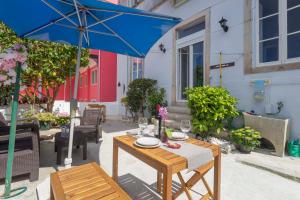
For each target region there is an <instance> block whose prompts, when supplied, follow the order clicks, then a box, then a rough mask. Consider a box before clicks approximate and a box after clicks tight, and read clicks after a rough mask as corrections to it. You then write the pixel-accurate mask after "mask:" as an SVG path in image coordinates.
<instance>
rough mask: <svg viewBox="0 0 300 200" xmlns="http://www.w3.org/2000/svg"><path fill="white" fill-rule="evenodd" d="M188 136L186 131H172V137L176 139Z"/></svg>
mask: <svg viewBox="0 0 300 200" xmlns="http://www.w3.org/2000/svg"><path fill="white" fill-rule="evenodd" d="M185 137H186V134H185V133H182V132H172V138H174V139H184V138H185Z"/></svg>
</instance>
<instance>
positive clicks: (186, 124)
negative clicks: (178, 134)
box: [180, 120, 192, 134]
mask: <svg viewBox="0 0 300 200" xmlns="http://www.w3.org/2000/svg"><path fill="white" fill-rule="evenodd" d="M180 129H181V131H182V132H183V133H185V134H187V133H188V132H189V131H190V130H191V129H192V125H191V121H190V120H181V122H180Z"/></svg>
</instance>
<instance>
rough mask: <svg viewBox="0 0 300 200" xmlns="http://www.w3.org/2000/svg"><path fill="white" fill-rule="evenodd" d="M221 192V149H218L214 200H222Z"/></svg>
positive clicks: (215, 165) (215, 162)
mask: <svg viewBox="0 0 300 200" xmlns="http://www.w3.org/2000/svg"><path fill="white" fill-rule="evenodd" d="M220 191H221V149H220V147H219V148H218V155H217V156H216V157H215V160H214V197H215V198H214V200H220V199H221V197H220V193H221V192H220Z"/></svg>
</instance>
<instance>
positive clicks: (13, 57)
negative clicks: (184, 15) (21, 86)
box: [0, 44, 28, 86]
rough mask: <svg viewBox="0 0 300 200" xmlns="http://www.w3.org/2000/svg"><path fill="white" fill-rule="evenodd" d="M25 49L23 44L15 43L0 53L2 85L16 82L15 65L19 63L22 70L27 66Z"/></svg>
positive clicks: (0, 81) (0, 79) (0, 80)
mask: <svg viewBox="0 0 300 200" xmlns="http://www.w3.org/2000/svg"><path fill="white" fill-rule="evenodd" d="M27 55H28V54H27V49H26V47H25V46H24V45H21V44H16V45H14V46H13V47H11V48H9V49H7V50H6V51H5V52H4V53H1V54H0V83H2V84H3V85H4V86H8V85H12V84H14V83H16V75H17V73H16V66H17V63H20V64H21V68H22V70H26V68H27V62H26V60H27Z"/></svg>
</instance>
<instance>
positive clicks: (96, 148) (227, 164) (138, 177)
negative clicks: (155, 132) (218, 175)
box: [0, 120, 300, 200]
mask: <svg viewBox="0 0 300 200" xmlns="http://www.w3.org/2000/svg"><path fill="white" fill-rule="evenodd" d="M134 128H137V127H136V126H135V125H132V124H129V123H124V122H120V121H110V120H109V121H107V122H106V123H105V124H104V127H103V129H104V134H103V141H102V142H101V143H100V144H95V143H92V142H91V143H89V144H88V161H96V162H98V163H100V164H101V166H102V167H103V168H104V169H105V171H106V172H107V173H108V174H110V175H111V171H112V139H113V137H114V136H116V135H122V134H124V132H125V131H126V130H129V129H134ZM242 156H245V155H243V154H239V153H234V154H222V184H221V199H222V200H252V199H255V200H299V199H300V190H299V188H300V183H298V182H296V181H292V180H290V179H286V178H284V177H282V176H279V175H277V174H274V173H271V172H268V171H265V170H262V169H258V168H256V167H252V166H248V165H245V164H243V163H241V162H239V161H237V158H241V157H242ZM81 158H82V150H81V149H74V154H73V159H74V160H73V163H74V165H79V164H82V163H85V162H88V161H82V160H81ZM119 158H120V160H119V164H120V166H119V169H120V171H119V175H120V177H119V183H120V185H121V186H122V187H123V188H124V189H125V190H126V191H127V192H128V193H129V194H130V196H131V197H132V198H133V199H136V200H144V199H145V200H156V199H161V197H160V195H158V194H157V193H156V192H155V191H156V190H155V185H156V171H155V170H154V169H152V168H151V167H149V166H148V165H146V164H144V163H142V162H141V161H140V160H138V159H136V158H134V157H132V156H131V155H129V154H127V153H126V152H123V151H120V156H119ZM265 158H266V159H268V157H267V156H266V157H265ZM55 159H56V154H55V153H54V145H53V141H50V140H46V141H42V142H41V167H40V177H39V180H38V181H36V182H31V183H30V182H29V181H28V180H26V177H25V178H24V177H20V178H18V179H16V180H15V182H14V183H13V184H12V188H16V187H19V186H27V187H28V190H27V191H26V192H25V193H24V194H23V195H21V196H19V197H18V198H13V199H18V200H23V199H24V200H25V199H26V200H27V199H29V200H31V199H32V200H36V199H37V195H36V187H37V185H39V184H40V183H44V184H45V185H44V187H42V190H41V192H42V193H43V194H44V195H46V196H47V195H48V194H49V185H48V184H49V183H48V182H47V181H45V180H46V179H47V177H49V174H50V173H51V172H54V171H55V170H60V169H63V166H57V165H55ZM283 162H284V159H283ZM183 174H184V178H186V179H187V178H188V177H190V176H191V174H190V173H186V172H184V173H183ZM206 178H207V179H208V182H209V183H210V184H212V180H213V174H212V172H210V173H208V174H207V175H206ZM173 180H174V183H173V186H174V189H176V188H178V186H179V181H178V179H177V177H176V176H174V177H173ZM0 184H1V186H0V191H1V193H2V192H3V190H4V185H3V182H1V183H0ZM204 193H206V191H205V189H204V187H203V184H201V183H199V184H197V185H196V186H195V187H194V188H193V191H192V195H193V198H194V199H199V198H200V197H201V195H202V194H204ZM178 199H180V200H185V199H187V198H186V196H185V195H184V194H183V195H181V196H180V197H179V198H178ZM40 200H43V198H42V199H40Z"/></svg>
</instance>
